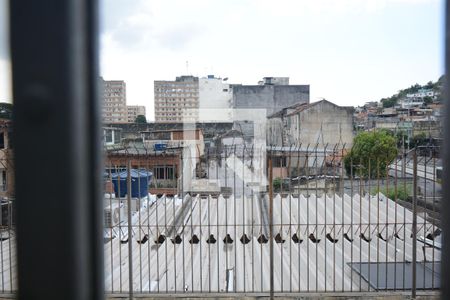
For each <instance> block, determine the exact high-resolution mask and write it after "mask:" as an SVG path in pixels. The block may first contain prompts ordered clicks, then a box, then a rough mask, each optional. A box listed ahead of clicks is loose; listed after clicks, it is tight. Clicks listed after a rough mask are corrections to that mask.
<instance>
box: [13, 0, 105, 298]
mask: <svg viewBox="0 0 450 300" xmlns="http://www.w3.org/2000/svg"><path fill="white" fill-rule="evenodd" d="M97 13H98V12H97V1H95V0H94V1H87V0H84V1H75V0H66V1H60V0H49V1H47V2H46V5H42V3H37V2H33V1H24V0H17V1H10V16H11V18H10V22H11V23H10V25H11V26H10V30H11V34H10V37H11V39H10V46H11V57H12V71H13V72H12V73H13V94H14V114H13V118H14V127H15V128H14V141H15V147H14V157H15V159H16V162H15V169H16V170H15V179H16V180H15V184H16V188H15V191H16V199H17V201H15V203H16V208H17V210H16V212H17V237H18V240H17V255H18V274H19V287H20V289H19V294H18V295H19V298H23V299H25V298H34V299H38V298H45V299H61V298H65V299H100V298H102V297H103V286H104V281H103V272H104V270H103V259H102V258H103V245H102V223H103V222H102V215H101V212H102V210H101V206H102V205H103V203H102V201H100V199H101V198H100V190H101V184H100V178H101V177H100V176H101V175H100V174H101V173H100V170H101V163H100V162H101V160H100V157H101V156H100V146H99V142H100V138H99V118H98V113H99V102H98V97H97V91H98V88H97V78H98V61H97V59H98V48H97V38H98V35H97V33H98V32H97ZM24 20H26V21H24ZM36 24H39V26H36ZM67 37H72V38H67ZM43 70H45V72H43ZM19 132H20V134H18V133H19ZM36 132H39V134H36ZM29 145H40V146H39V147H36V149H34V150H33V151H34V152H33V155H32V156H30V153H29ZM36 157H39V160H36V159H35V158H36ZM42 164H45V166H46V167H45V170H42V168H41V166H42ZM61 168H63V169H64V171H65V176H55V175H54V174H59V173H60V171H61ZM30 169H32V170H38V169H41V170H42V172H41V174H40V176H35V175H34V174H32V173H31V172H29V170H30ZM48 182H52V184H53V185H52V187H53V188H52V189H49V190H47V191H46V193H45V195H44V194H42V195H38V196H36V193H35V191H36V190H40V189H41V187H42V186H44V185H46V184H48ZM61 195H65V197H64V201H61V200H62V199H61ZM36 224H39V227H38V228H39V232H41V233H45V234H36V230H37V229H36ZM42 270H46V274H45V276H42Z"/></svg>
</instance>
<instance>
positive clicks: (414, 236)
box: [411, 148, 417, 299]
mask: <svg viewBox="0 0 450 300" xmlns="http://www.w3.org/2000/svg"><path fill="white" fill-rule="evenodd" d="M413 151H414V152H413V199H412V201H413V203H412V205H413V224H412V229H411V231H412V232H411V233H412V244H413V245H412V247H413V249H412V250H413V253H412V264H413V265H412V286H411V298H412V299H416V275H417V274H416V272H417V268H416V263H417V148H415V149H414V150H413Z"/></svg>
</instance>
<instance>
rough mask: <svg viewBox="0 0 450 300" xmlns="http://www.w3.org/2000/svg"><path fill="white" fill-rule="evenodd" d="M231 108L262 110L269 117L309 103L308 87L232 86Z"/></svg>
mask: <svg viewBox="0 0 450 300" xmlns="http://www.w3.org/2000/svg"><path fill="white" fill-rule="evenodd" d="M232 89H233V108H252V109H253V108H263V109H267V112H266V115H270V114H272V113H274V112H276V111H279V110H280V109H282V108H284V107H287V106H291V105H293V104H296V103H309V85H233V86H232Z"/></svg>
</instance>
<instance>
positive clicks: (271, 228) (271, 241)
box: [268, 152, 274, 299]
mask: <svg viewBox="0 0 450 300" xmlns="http://www.w3.org/2000/svg"><path fill="white" fill-rule="evenodd" d="M268 167H269V247H270V248H269V249H270V299H273V298H274V278H273V183H272V182H273V169H272V152H269V161H268Z"/></svg>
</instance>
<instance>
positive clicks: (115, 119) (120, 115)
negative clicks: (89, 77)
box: [102, 79, 128, 124]
mask: <svg viewBox="0 0 450 300" xmlns="http://www.w3.org/2000/svg"><path fill="white" fill-rule="evenodd" d="M102 83H103V110H102V120H103V122H104V123H108V124H111V123H127V122H128V109H127V97H126V85H125V81H123V80H103V79H102Z"/></svg>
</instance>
